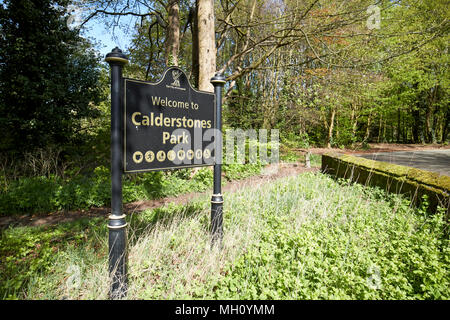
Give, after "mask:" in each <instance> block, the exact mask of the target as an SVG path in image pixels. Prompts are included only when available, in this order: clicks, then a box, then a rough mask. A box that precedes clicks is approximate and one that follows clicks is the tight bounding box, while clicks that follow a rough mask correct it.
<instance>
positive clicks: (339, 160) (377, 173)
mask: <svg viewBox="0 0 450 320" xmlns="http://www.w3.org/2000/svg"><path fill="white" fill-rule="evenodd" d="M322 172H324V173H328V174H330V175H333V176H335V177H338V178H344V179H350V180H351V181H354V182H357V183H360V184H364V185H370V186H378V187H380V188H382V189H384V190H386V191H388V192H392V193H397V194H404V195H406V196H408V197H409V198H410V199H411V202H412V203H413V204H414V205H420V203H421V201H422V198H423V196H426V198H427V201H428V202H429V210H430V211H433V212H434V211H435V210H436V208H437V206H440V207H442V208H445V209H447V216H448V214H449V206H450V177H448V176H445V175H439V174H438V173H434V172H430V171H425V170H420V169H416V168H411V167H406V166H400V165H396V164H391V163H386V162H381V161H375V160H369V159H364V158H359V157H355V156H351V155H338V154H324V155H323V156H322Z"/></svg>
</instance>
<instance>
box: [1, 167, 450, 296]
mask: <svg viewBox="0 0 450 320" xmlns="http://www.w3.org/2000/svg"><path fill="white" fill-rule="evenodd" d="M224 197H225V204H224V232H225V233H224V240H223V248H222V250H218V249H217V248H214V249H212V250H211V248H210V237H209V231H208V230H209V214H210V203H209V197H208V196H205V197H202V198H199V199H197V200H195V201H194V202H192V203H191V204H189V205H187V206H177V205H168V206H166V207H164V208H158V209H154V210H149V211H145V212H143V213H139V214H132V215H130V216H128V217H127V219H128V222H129V229H128V230H129V231H128V235H129V292H128V296H127V298H128V299H449V298H450V289H449V288H450V275H449V266H450V263H449V262H450V249H449V239H448V236H446V235H445V231H444V228H445V227H446V224H445V222H444V219H443V213H442V212H441V211H439V212H437V213H436V214H434V215H432V216H429V215H427V214H426V210H425V209H426V208H419V209H418V210H413V209H411V208H410V207H409V205H408V203H407V202H406V201H405V200H403V199H402V198H400V197H398V196H396V195H387V194H385V193H384V192H382V191H381V190H380V189H373V188H366V187H363V186H361V185H353V184H351V185H350V184H348V183H347V182H346V181H344V180H340V181H335V180H332V179H331V178H329V177H328V176H326V175H322V174H319V173H318V174H314V173H307V174H302V175H300V176H298V177H291V178H284V179H281V180H278V181H276V182H275V183H272V184H265V185H260V186H252V187H251V189H250V188H247V189H244V190H241V191H239V192H236V193H232V194H225V195H224ZM38 245H39V246H38ZM107 248H108V245H107V228H106V221H105V219H91V220H81V221H78V222H76V223H69V224H62V225H59V226H55V227H47V228H30V227H20V228H10V229H8V230H5V231H4V232H3V234H2V238H1V246H0V256H1V264H0V294H1V296H0V297H2V298H11V299H13V298H22V299H106V298H107V292H108V283H109V282H108V274H107V250H108V249H107Z"/></svg>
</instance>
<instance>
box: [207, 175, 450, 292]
mask: <svg viewBox="0 0 450 320" xmlns="http://www.w3.org/2000/svg"><path fill="white" fill-rule="evenodd" d="M323 182H325V181H323ZM344 182H345V181H344ZM293 188H294V185H278V186H276V187H275V188H274V192H276V195H277V198H278V199H280V198H281V199H283V202H280V201H279V202H278V203H277V205H281V206H283V209H282V210H274V209H271V208H267V209H266V211H265V214H264V216H263V217H264V220H265V225H266V228H264V230H262V231H261V235H260V241H259V242H258V243H256V244H255V245H254V246H253V247H252V248H250V249H249V250H248V252H247V253H245V254H244V255H243V256H241V257H240V258H239V259H237V260H236V261H234V262H233V263H231V264H229V265H228V267H227V268H226V270H225V271H224V274H225V276H224V277H222V278H221V279H220V280H218V282H217V283H216V284H215V293H214V295H213V298H214V299H448V298H449V296H450V291H449V281H450V278H449V264H448V262H449V259H450V250H449V239H448V237H445V235H444V228H445V226H446V222H445V216H444V214H443V210H441V211H440V212H438V213H436V214H435V215H433V216H431V217H429V216H424V215H423V214H422V211H421V210H419V211H418V212H417V213H416V214H414V213H412V212H411V211H410V209H409V205H408V202H407V201H404V200H402V199H399V198H398V197H396V196H392V195H390V196H388V198H389V199H390V201H389V202H385V199H386V194H385V193H384V192H383V191H382V190H380V189H366V188H364V187H362V186H360V185H347V186H346V185H345V184H342V185H341V187H336V185H333V184H329V185H328V186H324V190H323V191H322V192H324V193H327V194H329V197H332V198H334V199H335V200H334V201H336V203H335V206H334V208H335V209H334V210H329V211H325V212H323V210H321V209H318V210H314V211H316V213H315V214H313V216H310V217H307V220H306V221H305V220H303V223H302V225H301V226H300V227H299V228H296V229H295V228H292V219H293V218H295V215H301V214H302V211H303V210H305V209H304V208H301V207H297V206H296V205H293V204H290V205H289V206H287V205H288V203H289V202H288V199H289V198H288V195H291V196H292V193H293V192H295V191H294V189H293ZM339 189H340V190H339ZM333 190H334V191H333ZM332 192H335V193H336V194H337V196H333V195H332ZM274 194H275V193H274ZM343 194H346V196H345V199H346V200H345V201H344V202H342V201H341V200H339V197H341V195H343ZM317 196H318V195H311V197H317ZM303 197H305V198H306V199H307V198H309V197H308V195H307V193H305V195H304V196H303ZM367 203H373V204H374V203H377V205H376V206H373V204H372V205H367ZM286 206H287V207H286ZM289 207H290V208H291V209H290V210H289ZM355 208H357V209H355ZM321 211H322V212H321ZM293 229H294V230H293Z"/></svg>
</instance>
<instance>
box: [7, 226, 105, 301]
mask: <svg viewBox="0 0 450 320" xmlns="http://www.w3.org/2000/svg"><path fill="white" fill-rule="evenodd" d="M98 222H99V219H91V220H88V219H82V220H79V221H77V222H72V223H66V224H61V225H59V226H54V227H37V228H36V227H35V228H29V227H15V228H9V229H7V230H4V231H2V234H1V238H0V257H1V264H0V299H18V298H23V296H24V291H26V290H27V287H28V286H29V285H36V282H38V283H42V284H45V283H46V280H47V278H48V277H46V276H44V275H45V274H47V273H52V272H54V270H55V268H54V267H55V263H56V261H57V260H58V259H59V258H60V256H61V255H64V250H67V249H68V248H78V247H79V248H82V250H83V251H84V252H85V253H86V254H87V255H88V256H89V255H91V256H96V255H95V248H97V249H98V247H99V245H100V244H99V243H98V242H97V240H96V238H94V237H93V234H92V233H91V232H90V230H91V229H92V228H95V229H96V233H97V234H98V233H99V232H101V231H102V232H103V233H104V235H106V228H105V227H104V226H103V225H102V224H100V227H99V224H98ZM104 255H105V253H103V256H104ZM103 258H104V257H103ZM30 279H33V281H34V284H31V283H30Z"/></svg>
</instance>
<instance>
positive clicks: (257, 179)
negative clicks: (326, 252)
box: [0, 163, 319, 230]
mask: <svg viewBox="0 0 450 320" xmlns="http://www.w3.org/2000/svg"><path fill="white" fill-rule="evenodd" d="M318 170H319V168H305V167H304V165H303V164H299V163H281V164H280V165H279V166H278V168H277V166H276V165H269V166H267V167H266V168H265V169H263V170H262V173H261V174H260V175H257V176H252V177H249V178H246V179H242V180H235V181H231V182H228V183H226V184H224V187H223V191H225V192H235V191H237V190H240V189H242V188H243V187H246V186H249V185H253V186H259V185H261V184H264V183H267V182H269V181H274V180H277V179H280V178H283V177H287V176H294V175H297V174H300V173H303V172H311V171H318ZM210 193H212V186H211V191H207V192H193V193H187V194H182V195H179V196H174V197H165V198H160V199H155V200H142V201H136V202H131V203H126V204H124V211H125V213H127V214H131V213H136V212H141V211H144V210H147V209H153V208H157V207H162V206H164V205H166V204H169V203H175V204H187V203H188V202H189V201H191V200H193V199H194V198H197V197H199V196H201V195H206V194H210ZM110 211H111V209H110V208H109V207H98V208H94V207H93V208H90V209H89V210H74V211H63V210H61V211H56V212H51V213H48V214H46V215H42V214H36V215H29V214H26V215H17V216H5V217H0V230H3V229H5V228H8V227H9V226H11V225H12V226H44V225H53V224H57V223H62V222H70V221H74V220H77V219H80V218H85V217H101V216H104V217H107V215H108V214H109V213H110Z"/></svg>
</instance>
